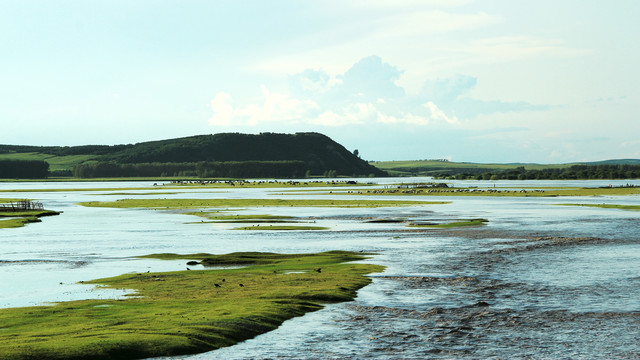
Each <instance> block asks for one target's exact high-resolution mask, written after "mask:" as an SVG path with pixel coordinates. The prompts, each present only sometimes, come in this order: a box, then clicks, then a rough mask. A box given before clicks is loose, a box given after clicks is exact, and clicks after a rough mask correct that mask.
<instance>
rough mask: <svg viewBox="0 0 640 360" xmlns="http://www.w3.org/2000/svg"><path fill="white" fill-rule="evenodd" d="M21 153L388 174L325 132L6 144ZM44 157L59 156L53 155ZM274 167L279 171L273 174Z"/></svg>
mask: <svg viewBox="0 0 640 360" xmlns="http://www.w3.org/2000/svg"><path fill="white" fill-rule="evenodd" d="M17 153H21V154H22V153H30V154H49V155H51V156H56V157H58V158H59V157H65V158H74V159H82V162H80V163H78V164H75V169H74V170H75V174H76V176H80V177H98V176H156V175H154V174H155V172H157V173H158V174H157V175H160V172H161V173H162V175H164V176H176V175H182V174H188V175H194V176H205V175H206V176H232V175H236V176H239V177H261V176H264V177H274V176H284V175H289V176H296V177H303V176H305V175H316V176H322V175H330V176H338V175H342V176H370V175H374V176H385V175H386V173H385V172H384V171H382V170H380V169H378V168H376V167H374V166H372V165H370V164H369V163H368V162H366V161H364V160H362V159H361V158H360V157H359V156H357V153H356V154H354V152H352V151H349V150H347V149H345V148H344V147H343V146H342V145H340V144H338V143H337V142H335V141H333V140H332V139H330V138H329V137H327V136H325V135H322V134H319V133H296V134H277V133H262V134H259V135H251V134H239V133H222V134H214V135H199V136H191V137H185V138H178V139H169V140H161V141H151V142H143V143H138V144H133V145H116V146H105V145H87V146H74V147H36V146H14V145H0V158H2V157H3V156H9V155H15V154H17ZM41 158H43V159H44V160H45V161H48V162H51V161H55V158H53V157H52V158H46V157H41ZM50 160H51V161H50ZM142 164H144V166H142ZM269 168H273V169H274V171H273V172H272V173H269V171H268V169H269ZM230 169H231V170H230ZM278 169H279V170H278ZM69 170H71V169H69ZM276 170H277V171H276ZM110 174H112V175H110Z"/></svg>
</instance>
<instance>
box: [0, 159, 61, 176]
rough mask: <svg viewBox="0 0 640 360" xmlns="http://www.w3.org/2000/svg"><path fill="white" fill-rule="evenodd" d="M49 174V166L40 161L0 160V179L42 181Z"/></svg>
mask: <svg viewBox="0 0 640 360" xmlns="http://www.w3.org/2000/svg"><path fill="white" fill-rule="evenodd" d="M48 174H49V164H48V163H47V162H46V161H42V160H0V178H2V179H44V178H46V177H47V175H48Z"/></svg>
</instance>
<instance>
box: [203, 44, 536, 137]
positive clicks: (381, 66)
mask: <svg viewBox="0 0 640 360" xmlns="http://www.w3.org/2000/svg"><path fill="white" fill-rule="evenodd" d="M400 74H402V71H401V70H399V69H397V68H396V67H395V66H393V65H391V64H389V63H385V62H383V61H382V59H381V58H380V57H378V56H369V57H366V58H363V59H362V60H360V61H358V62H356V63H355V64H354V65H353V66H352V67H351V68H350V69H348V70H347V71H345V72H344V73H342V74H336V75H334V76H331V75H329V74H327V73H326V72H324V71H322V70H312V69H306V70H304V71H302V72H300V73H298V74H294V75H290V76H289V88H290V92H289V93H287V94H285V93H280V92H271V91H269V90H268V89H267V87H266V86H264V85H262V87H261V89H262V95H263V101H262V102H261V103H253V104H245V105H242V106H239V107H235V106H234V105H233V101H232V98H231V96H230V95H229V94H227V93H224V92H222V93H219V94H217V95H216V96H215V98H214V99H213V100H212V101H211V108H212V110H213V112H214V115H213V117H212V118H211V120H210V124H211V125H222V126H226V125H244V126H258V125H263V124H265V123H289V124H292V123H295V124H299V125H314V126H328V127H341V126H347V125H363V124H367V125H375V124H408V125H413V126H421V127H427V126H428V127H432V128H438V129H446V128H449V129H462V128H467V127H469V126H473V125H470V123H469V122H463V121H461V119H462V120H465V119H470V118H475V117H476V116H477V115H478V114H494V113H500V112H519V111H530V110H543V109H546V108H545V107H543V106H538V107H536V106H534V105H531V104H529V103H526V102H517V103H516V102H501V101H498V100H494V101H483V100H475V99H471V98H469V97H466V96H463V95H464V94H466V93H467V92H469V91H470V89H472V88H474V87H475V86H476V83H477V80H476V78H474V77H470V76H464V75H456V76H453V77H449V78H445V79H437V80H430V81H427V82H425V85H424V87H423V90H422V92H421V93H420V94H417V95H409V94H407V93H406V92H405V90H404V88H402V87H401V86H398V85H397V83H396V82H397V79H398V77H399V76H400ZM332 79H334V80H332ZM338 80H339V81H338Z"/></svg>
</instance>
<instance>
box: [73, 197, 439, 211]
mask: <svg viewBox="0 0 640 360" xmlns="http://www.w3.org/2000/svg"><path fill="white" fill-rule="evenodd" d="M446 203H447V202H442V201H410V200H406V201H403V200H338V199H330V200H325V199H312V200H293V199H289V200H287V199H122V200H117V201H89V202H82V203H80V205H82V206H89V207H109V208H153V209H193V208H223V209H226V208H244V207H260V206H296V207H316V206H319V207H343V208H349V207H367V208H375V207H392V206H410V205H435V204H446Z"/></svg>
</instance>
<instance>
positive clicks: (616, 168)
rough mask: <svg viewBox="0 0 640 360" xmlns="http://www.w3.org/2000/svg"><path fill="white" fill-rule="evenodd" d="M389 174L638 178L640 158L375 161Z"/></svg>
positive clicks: (479, 178) (478, 178) (531, 178)
mask: <svg viewBox="0 0 640 360" xmlns="http://www.w3.org/2000/svg"><path fill="white" fill-rule="evenodd" d="M372 164H373V165H374V166H376V167H378V168H380V169H383V170H385V171H387V172H389V174H391V175H392V176H433V177H435V178H448V179H450V178H455V179H475V180H500V179H509V180H526V179H528V180H533V179H637V178H640V160H638V159H618V160H605V161H594V162H583V163H572V164H524V163H511V164H479V163H458V162H450V161H443V160H418V161H377V162H372Z"/></svg>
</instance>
